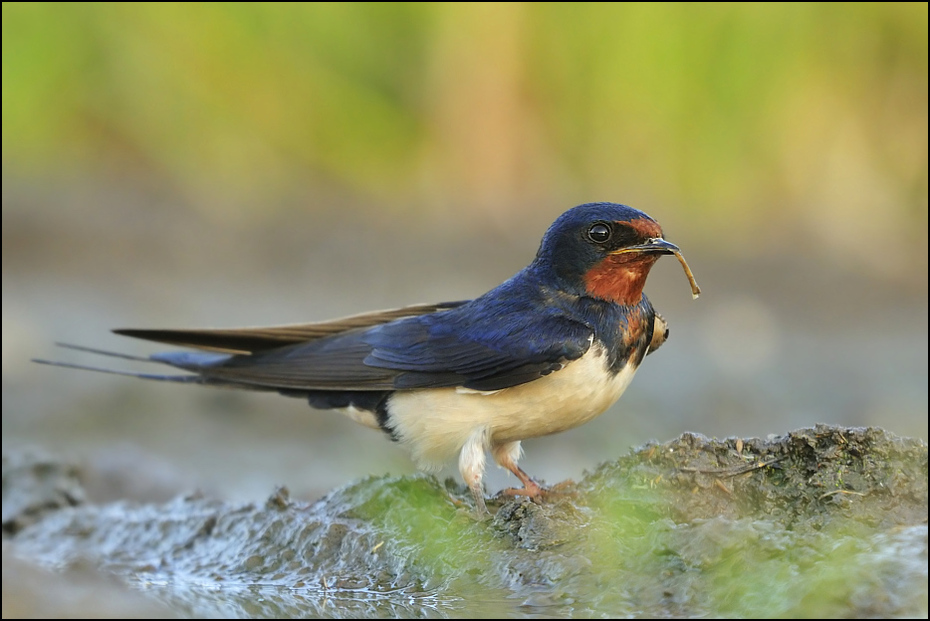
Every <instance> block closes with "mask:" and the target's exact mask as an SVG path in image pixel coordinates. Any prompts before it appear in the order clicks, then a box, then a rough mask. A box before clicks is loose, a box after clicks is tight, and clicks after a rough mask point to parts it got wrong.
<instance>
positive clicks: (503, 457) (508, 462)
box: [491, 442, 545, 500]
mask: <svg viewBox="0 0 930 621" xmlns="http://www.w3.org/2000/svg"><path fill="white" fill-rule="evenodd" d="M520 453H522V449H521V448H520V442H508V443H507V444H500V445H498V446H495V447H494V448H492V449H491V454H492V455H494V461H496V462H497V463H498V464H500V465H501V466H503V467H504V468H507V470H510V471H511V472H512V473H513V474H514V476H516V477H517V478H518V479H520V482H521V483H523V489H517V488H513V487H511V488H509V489H505V490H503V491H502V492H501V493H502V494H506V495H508V496H528V497H530V498H532V499H533V500H535V499H538V498H540V497H541V496H542V495H543V493H544V491H545V490H543V488H542V487H540V486H539V484H538V483H536V481H534V480H533V479H531V478H530V475H528V474H527V473H526V472H524V471H523V469H522V468H520V466H518V465H517V460H518V459H520Z"/></svg>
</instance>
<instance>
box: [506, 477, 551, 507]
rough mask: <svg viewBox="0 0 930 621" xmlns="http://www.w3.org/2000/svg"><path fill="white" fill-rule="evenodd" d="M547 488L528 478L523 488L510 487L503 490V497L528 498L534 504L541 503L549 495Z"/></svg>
mask: <svg viewBox="0 0 930 621" xmlns="http://www.w3.org/2000/svg"><path fill="white" fill-rule="evenodd" d="M548 491H549V490H547V489H546V488H545V487H542V486H541V485H539V484H538V483H537V482H536V481H534V480H532V479H529V478H527V479H526V480H525V481H523V487H519V488H518V487H509V488H507V489H504V490H501V492H500V495H501V496H526V497H527V498H529V499H530V500H532V501H534V502H539V501H540V500H542V497H543V496H544V495H545V494H547V493H548Z"/></svg>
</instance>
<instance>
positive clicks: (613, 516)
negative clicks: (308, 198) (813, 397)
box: [3, 426, 927, 618]
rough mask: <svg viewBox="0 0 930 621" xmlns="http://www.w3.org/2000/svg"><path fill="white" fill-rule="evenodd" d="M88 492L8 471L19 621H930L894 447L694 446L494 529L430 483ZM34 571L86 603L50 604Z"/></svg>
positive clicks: (871, 437)
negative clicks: (924, 620)
mask: <svg viewBox="0 0 930 621" xmlns="http://www.w3.org/2000/svg"><path fill="white" fill-rule="evenodd" d="M87 476H91V477H92V476H93V473H82V471H80V470H79V469H76V468H74V467H73V466H68V465H65V464H62V463H60V462H58V461H56V460H54V459H50V458H47V457H42V456H37V455H34V454H32V455H30V454H18V455H7V456H4V462H3V508H4V509H3V512H4V515H3V533H4V572H3V575H4V597H3V606H4V616H5V617H6V616H8V615H7V612H8V611H9V612H11V613H20V614H34V613H36V612H38V611H42V610H56V609H61V608H63V607H64V605H65V604H67V603H68V602H70V601H71V599H73V597H74V596H73V592H74V591H75V590H77V591H80V590H84V591H85V592H86V597H85V599H84V600H83V604H81V607H79V608H73V609H71V613H72V615H71V616H85V615H87V616H94V615H107V616H109V615H113V614H115V613H117V612H119V611H121V610H123V609H124V608H125V606H126V605H127V603H126V602H127V601H132V600H131V598H132V597H135V594H134V593H133V591H136V592H141V593H142V594H144V595H145V596H146V602H145V604H144V605H143V608H141V610H143V611H148V612H147V613H149V612H150V613H158V611H163V610H168V611H171V612H172V613H174V614H177V615H179V616H235V617H269V618H271V617H297V616H302V617H306V616H325V617H337V618H356V617H423V616H440V617H484V616H502V617H514V616H518V617H525V616H537V615H540V614H542V615H545V616H557V617H565V616H584V617H589V616H608V617H617V616H648V617H656V616H659V617H682V618H683V617H695V616H710V617H718V616H725V617H772V616H776V617H781V616H786V617H820V618H834V617H880V618H881V617H884V618H888V617H925V616H926V614H927V445H926V443H924V442H923V441H920V440H912V439H906V438H900V437H897V436H894V435H892V434H889V433H887V432H885V431H882V430H880V429H876V428H868V429H863V428H858V429H850V428H839V427H827V426H818V427H815V428H810V429H802V430H798V431H796V432H793V433H790V434H788V435H786V436H782V437H778V438H773V439H770V440H759V439H746V440H739V439H730V440H726V441H716V440H709V439H707V438H705V437H703V436H699V435H694V434H686V435H683V436H681V437H680V438H678V439H676V440H674V441H672V442H668V443H665V444H650V445H647V446H644V447H642V448H641V449H639V450H638V451H636V452H634V453H632V454H631V455H629V456H627V457H623V458H620V459H618V460H616V461H614V462H611V463H607V464H604V465H603V466H601V467H600V468H598V469H597V470H596V471H595V472H593V473H591V474H590V475H588V476H587V477H585V478H584V479H583V480H581V481H579V482H578V483H564V484H561V485H559V486H557V487H555V488H553V490H552V491H551V493H550V495H549V496H548V497H547V498H546V499H545V500H544V501H543V502H542V503H541V504H534V503H533V502H530V501H528V500H526V499H520V500H507V501H501V500H498V501H495V502H492V503H490V510H491V512H492V513H493V516H483V517H482V518H481V519H479V518H478V517H477V515H476V511H475V507H474V505H473V503H472V501H471V499H470V497H469V494H468V493H467V491H466V490H465V489H464V488H463V487H462V486H460V485H458V484H456V483H454V482H452V481H448V482H446V483H445V484H442V483H440V482H439V481H438V480H436V479H434V478H431V477H426V476H422V475H418V476H411V477H373V478H369V479H365V480H361V481H356V482H354V483H351V484H349V485H346V486H344V487H342V488H339V489H337V490H334V491H333V492H331V493H330V494H327V495H326V496H325V497H324V498H322V499H321V500H319V501H318V502H316V503H312V504H310V503H304V502H297V501H294V500H292V499H291V498H290V497H289V494H288V492H287V491H286V489H283V488H280V489H278V490H275V491H274V493H272V494H271V495H270V496H269V497H268V498H267V500H265V501H264V502H263V503H235V502H229V501H225V500H221V499H217V498H211V497H206V496H203V495H192V496H187V497H178V498H175V499H173V500H171V501H168V502H166V503H133V502H127V501H115V502H110V503H102V504H95V503H88V502H86V501H84V500H83V499H84V498H85V497H86V494H85V492H84V490H83V488H82V485H81V483H80V480H81V479H82V478H83V477H87ZM24 561H28V563H29V564H30V565H31V564H36V565H39V566H40V567H45V568H48V569H51V570H53V571H55V572H56V577H54V578H52V581H53V582H52V583H57V582H64V583H65V584H67V585H68V588H67V589H64V590H63V591H62V592H63V594H59V590H58V589H55V590H54V591H51V592H49V591H47V590H45V589H43V585H45V584H46V580H47V579H48V578H47V576H46V575H45V574H43V573H41V572H40V571H39V570H37V569H32V568H29V567H26V566H25V563H24ZM8 568H9V569H8ZM62 571H64V572H65V573H63V574H62V573H60V572H62ZM95 571H96V572H99V574H102V575H103V576H111V577H114V576H115V577H116V578H118V579H119V580H120V581H121V582H122V583H123V584H125V585H127V586H126V588H124V589H123V590H120V589H119V588H118V587H117V586H115V585H114V584H112V583H110V582H107V581H106V580H105V579H103V578H101V577H99V576H98V577H97V578H96V582H95V581H93V580H90V579H88V578H87V576H86V574H88V573H91V574H93V573H94V572H95ZM82 572H83V574H82ZM8 582H9V584H8ZM114 590H115V591H117V592H118V593H119V596H118V597H115V598H110V597H107V598H105V599H104V598H99V599H94V598H93V597H92V595H93V594H94V593H100V594H103V593H110V592H111V591H114ZM37 594H41V596H37ZM59 600H63V601H61V602H60V601H59ZM39 602H41V607H39V606H38V603H39ZM31 606H34V607H35V608H31ZM56 607H57V608H56Z"/></svg>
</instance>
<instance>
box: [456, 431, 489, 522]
mask: <svg viewBox="0 0 930 621" xmlns="http://www.w3.org/2000/svg"><path fill="white" fill-rule="evenodd" d="M488 440H489V432H488V428H487V427H479V428H478V429H475V431H473V432H472V434H471V435H470V436H469V437H468V440H467V441H466V442H465V445H464V446H463V447H462V452H461V453H459V472H460V473H461V475H462V479H464V480H465V484H466V485H467V486H468V489H470V490H471V494H472V496H474V497H475V506H476V507H477V509H478V517H479V518H480V517H482V516H483V515H484V514H486V513H487V512H488V508H487V506H486V505H485V504H484V485H483V484H482V479H483V478H484V464H485V453H486V452H487V450H488V443H489V442H488Z"/></svg>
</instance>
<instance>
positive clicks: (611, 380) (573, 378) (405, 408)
mask: <svg viewBox="0 0 930 621" xmlns="http://www.w3.org/2000/svg"><path fill="white" fill-rule="evenodd" d="M635 372H636V369H635V367H633V366H632V365H629V364H628V365H627V366H625V367H624V368H623V369H621V370H620V372H619V373H618V374H616V375H615V376H613V377H611V375H610V374H609V373H608V372H607V356H606V354H605V352H604V350H603V348H599V347H592V348H591V349H590V350H589V351H588V352H587V353H586V354H585V355H584V356H583V357H581V358H580V359H578V360H575V361H573V362H570V363H568V364H567V365H566V366H565V368H564V369H562V370H560V371H556V372H554V373H550V374H549V375H546V376H544V377H541V378H539V379H537V380H534V381H532V382H528V383H526V384H521V385H519V386H513V387H511V388H504V389H502V390H497V391H493V392H478V391H468V390H463V389H456V388H433V389H424V390H411V391H399V392H396V393H394V394H393V395H392V396H391V397H390V401H389V402H388V411H389V412H390V413H391V425H392V427H393V430H394V432H395V434H396V435H397V437H398V439H399V440H400V442H401V443H402V444H404V445H406V446H407V447H408V449H409V450H410V452H411V454H412V456H413V458H414V460H415V461H416V462H417V464H418V465H419V466H420V467H421V468H425V469H436V468H440V467H441V466H442V465H443V464H444V463H446V462H448V461H449V460H451V459H452V458H454V457H455V456H457V455H458V453H459V451H460V450H461V448H462V446H464V444H465V443H466V441H468V439H469V437H470V436H471V435H472V433H474V432H475V430H476V429H479V428H482V427H484V428H486V429H487V430H488V439H489V444H490V446H491V447H493V446H499V445H502V444H506V443H508V442H516V441H519V440H524V439H526V438H535V437H538V436H545V435H549V434H552V433H558V432H560V431H565V430H567V429H571V428H573V427H577V426H578V425H582V424H584V423H586V422H588V421H589V420H591V419H593V418H595V417H596V416H598V415H599V414H601V413H602V412H604V410H606V409H607V408H608V407H610V406H611V405H612V404H613V403H614V402H615V401H616V400H617V399H619V398H620V395H622V394H623V391H624V390H626V387H627V386H628V385H629V383H630V380H632V379H633V374H634V373H635Z"/></svg>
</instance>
